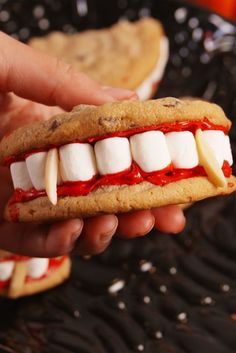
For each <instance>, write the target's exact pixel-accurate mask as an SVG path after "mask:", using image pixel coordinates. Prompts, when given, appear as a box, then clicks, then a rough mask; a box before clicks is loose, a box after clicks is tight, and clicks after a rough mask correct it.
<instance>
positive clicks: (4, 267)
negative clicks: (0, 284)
mask: <svg viewBox="0 0 236 353" xmlns="http://www.w3.org/2000/svg"><path fill="white" fill-rule="evenodd" d="M14 266H15V262H14V261H4V262H1V263H0V281H7V280H8V279H10V278H11V276H12V273H13V269H14Z"/></svg>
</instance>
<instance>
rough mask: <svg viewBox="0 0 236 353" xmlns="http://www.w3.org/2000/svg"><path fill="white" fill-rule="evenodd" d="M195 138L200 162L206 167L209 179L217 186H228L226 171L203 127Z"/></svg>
mask: <svg viewBox="0 0 236 353" xmlns="http://www.w3.org/2000/svg"><path fill="white" fill-rule="evenodd" d="M195 139H196V144H197V150H198V155H199V161H200V164H201V165H202V166H203V168H204V169H205V171H206V173H207V175H208V178H209V180H210V181H211V182H212V183H213V184H214V185H215V186H217V187H218V186H219V187H223V186H226V185H227V183H226V178H225V176H224V173H223V171H222V169H221V167H220V165H219V163H218V161H217V159H216V156H215V154H214V152H213V150H212V148H211V147H210V145H209V143H208V142H207V140H206V138H205V137H204V135H203V133H202V130H201V129H198V130H197V131H196V135H195Z"/></svg>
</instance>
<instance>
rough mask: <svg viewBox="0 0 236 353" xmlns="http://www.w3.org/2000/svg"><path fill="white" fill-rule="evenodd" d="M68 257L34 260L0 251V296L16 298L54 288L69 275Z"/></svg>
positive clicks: (34, 258)
mask: <svg viewBox="0 0 236 353" xmlns="http://www.w3.org/2000/svg"><path fill="white" fill-rule="evenodd" d="M70 267H71V262H70V259H69V257H67V256H61V257H57V258H51V259H48V258H36V257H33V258H32V257H26V256H18V255H14V254H12V253H9V252H6V251H3V250H0V295H2V296H6V297H8V298H12V299H14V298H18V297H22V296H27V295H31V294H35V293H38V292H42V291H44V290H47V289H49V288H52V287H55V286H57V285H59V284H61V283H62V282H64V280H65V279H66V278H68V276H69V274H70Z"/></svg>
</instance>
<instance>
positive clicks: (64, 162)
mask: <svg viewBox="0 0 236 353" xmlns="http://www.w3.org/2000/svg"><path fill="white" fill-rule="evenodd" d="M59 153H60V170H61V176H62V180H63V181H86V180H90V179H91V178H92V177H93V176H94V175H96V174H97V167H96V160H95V155H94V151H93V148H92V146H91V145H89V144H88V143H70V144H68V145H65V146H63V147H61V148H60V150H59Z"/></svg>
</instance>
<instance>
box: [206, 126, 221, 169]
mask: <svg viewBox="0 0 236 353" xmlns="http://www.w3.org/2000/svg"><path fill="white" fill-rule="evenodd" d="M203 136H204V137H205V139H206V140H207V142H208V143H209V145H210V147H211V149H212V150H213V152H214V153H215V156H216V159H217V161H218V163H219V165H220V167H222V166H223V163H224V159H225V147H226V144H225V134H224V133H223V131H220V130H205V131H203Z"/></svg>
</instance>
